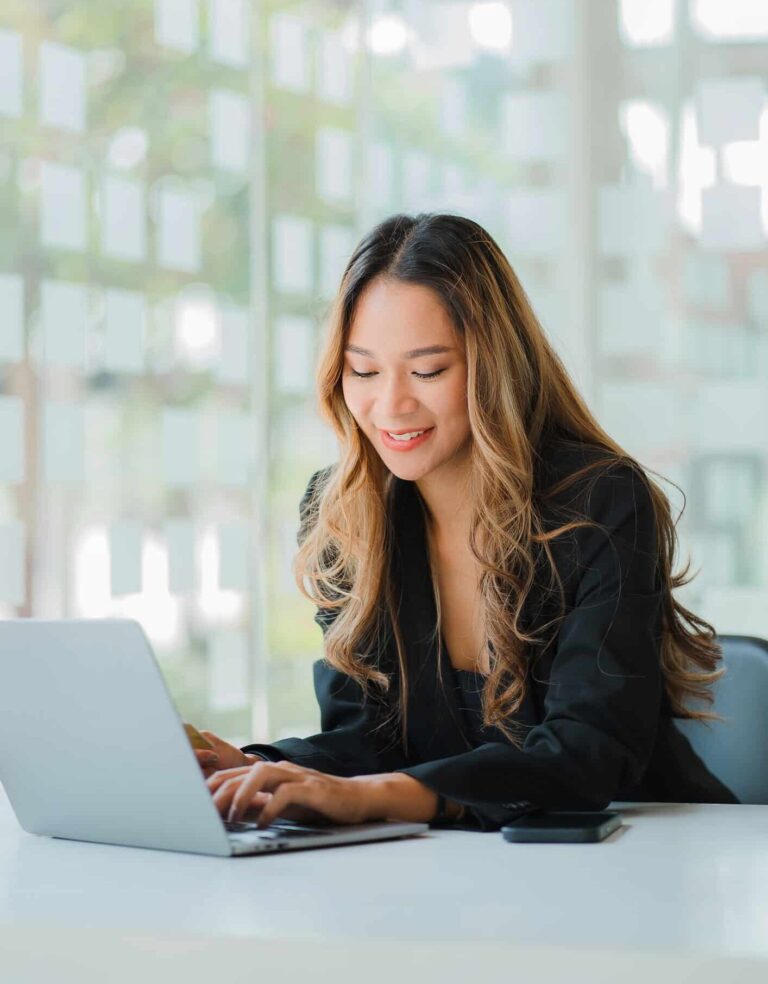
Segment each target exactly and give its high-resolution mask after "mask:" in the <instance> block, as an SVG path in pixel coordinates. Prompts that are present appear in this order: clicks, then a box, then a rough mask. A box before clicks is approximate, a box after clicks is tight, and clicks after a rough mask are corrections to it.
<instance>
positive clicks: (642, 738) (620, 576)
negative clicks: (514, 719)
mask: <svg viewBox="0 0 768 984" xmlns="http://www.w3.org/2000/svg"><path fill="white" fill-rule="evenodd" d="M583 505H584V507H585V509H586V512H587V515H589V516H590V518H591V519H593V520H595V521H596V523H597V524H598V525H597V526H596V527H590V528H582V529H579V530H577V531H574V532H572V533H571V534H569V535H567V536H565V535H564V536H565V542H564V543H562V544H560V549H559V558H560V559H559V560H558V561H556V563H557V567H558V570H559V571H560V573H561V576H563V577H564V580H565V581H566V589H567V593H568V588H567V584H568V582H570V586H571V587H570V596H571V598H572V604H570V605H569V608H568V610H567V614H566V616H565V618H564V619H563V621H562V622H561V624H560V629H559V633H558V636H557V638H556V640H555V643H554V647H553V656H552V658H551V661H548V664H547V665H546V666H542V667H536V669H535V673H536V676H537V678H539V677H540V674H541V673H544V675H545V679H546V681H547V683H548V686H547V688H546V696H545V699H544V715H543V719H542V721H541V723H540V724H538V725H536V726H535V727H533V728H531V729H530V730H529V732H528V734H527V736H526V738H525V741H524V743H523V746H522V747H521V748H518V747H516V746H514V745H512V744H508V743H502V742H488V743H486V744H484V745H481V746H479V747H478V748H475V749H473V750H471V751H468V752H465V753H462V754H459V755H455V756H451V757H448V758H443V759H440V760H437V761H432V762H423V763H420V764H418V765H415V766H411V767H407V768H404V769H403V770H402V771H403V772H406V773H408V774H409V775H412V776H414V778H416V779H419V780H420V781H421V782H423V783H424V784H425V785H427V786H429V787H430V788H431V789H433V790H435V791H436V792H438V793H440V794H442V795H443V796H445V797H446V798H449V799H452V800H456V801H457V802H459V803H462V804H464V805H465V806H467V807H468V808H469V813H470V815H471V816H472V817H473V818H474V821H475V823H476V825H478V826H480V827H481V828H482V829H495V828H496V827H498V826H500V825H501V824H502V823H505V822H507V821H508V820H510V819H512V818H513V817H515V816H517V815H519V814H520V813H521V812H525V811H526V810H528V809H530V808H532V807H533V808H542V809H577V810H589V809H603V808H604V807H605V806H607V805H608V803H610V802H611V800H612V799H614V798H615V794H616V793H617V792H618V791H619V790H620V788H622V787H624V786H626V785H630V784H631V783H633V782H636V781H638V780H639V779H640V777H641V776H642V774H643V772H644V770H645V768H646V765H647V763H648V760H649V758H650V756H651V753H652V750H653V745H654V738H655V734H656V729H657V726H658V720H659V713H660V706H661V698H662V688H663V679H662V674H661V668H660V639H661V631H660V630H661V592H660V587H659V584H658V582H657V575H656V528H655V518H654V511H653V506H652V500H651V497H650V493H649V491H648V489H647V487H646V485H645V484H644V482H643V481H642V479H641V478H640V477H639V476H638V475H637V474H636V473H635V472H634V471H632V470H631V469H630V468H629V467H628V466H620V467H617V468H615V469H614V470H613V471H611V472H609V473H607V474H603V475H601V477H599V478H598V479H596V480H594V481H593V483H592V484H591V487H590V494H589V496H588V497H586V498H585V501H584V503H583ZM559 540H560V538H558V540H557V541H555V542H556V543H559ZM542 662H543V661H542ZM529 686H530V683H529Z"/></svg>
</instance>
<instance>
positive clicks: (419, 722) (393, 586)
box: [198, 215, 734, 829]
mask: <svg viewBox="0 0 768 984" xmlns="http://www.w3.org/2000/svg"><path fill="white" fill-rule="evenodd" d="M317 379H318V389H319V397H320V406H321V409H322V412H323V414H324V415H325V417H326V418H327V420H328V421H329V422H330V423H331V424H332V426H333V427H334V429H335V432H336V435H337V437H338V440H339V445H340V458H339V461H338V462H337V463H336V464H335V465H333V466H330V467H329V468H327V469H325V470H324V471H322V472H318V473H316V474H315V475H314V476H313V477H312V479H311V481H310V484H309V487H308V489H307V493H306V495H305V496H304V499H303V500H302V503H301V518H302V526H301V531H300V534H299V542H300V549H299V552H298V555H297V558H296V565H295V570H296V576H297V584H298V586H299V588H300V590H302V591H303V592H304V593H305V594H307V595H308V597H310V598H311V599H312V600H313V601H314V602H315V604H316V605H317V609H318V611H317V615H316V620H317V622H318V623H319V624H320V626H321V627H322V629H323V632H324V636H325V659H324V660H323V661H321V662H319V663H318V664H316V667H315V686H316V691H317V696H318V700H319V703H320V709H321V716H322V732H321V733H320V734H318V735H315V736H314V737H311V738H307V739H284V740H282V741H278V742H275V744H273V745H251V746H246V748H245V749H243V750H239V749H235V748H233V747H232V746H230V745H227V743H225V742H222V741H221V740H220V739H218V738H216V737H215V736H211V735H209V737H210V738H211V741H212V744H213V745H214V749H213V751H212V752H211V751H207V752H202V751H201V752H199V753H198V756H199V758H200V760H201V764H204V766H205V767H206V769H207V770H208V771H209V772H210V771H211V770H213V769H217V770H218V771H217V772H216V774H214V775H212V776H211V777H210V779H209V783H210V785H211V788H212V791H213V792H214V795H215V801H216V803H217V805H218V806H219V808H220V809H221V810H222V811H223V812H226V813H227V814H228V815H229V816H230V817H231V818H237V817H240V816H243V815H244V814H245V813H247V812H250V813H252V814H254V815H258V816H259V817H260V822H262V823H266V822H268V821H269V820H270V819H272V818H274V817H275V816H277V815H284V816H288V817H301V816H306V815H312V816H315V815H317V814H318V813H319V814H321V815H324V816H327V817H329V818H332V819H334V820H336V821H337V822H348V823H354V822H358V821H360V820H369V819H379V818H386V817H388V818H397V819H403V820H429V819H438V820H441V821H445V820H458V819H462V820H463V822H464V823H465V825H469V826H473V827H475V828H481V829H493V828H495V827H498V826H499V825H500V824H502V823H504V822H506V821H508V820H509V819H511V818H512V817H514V816H515V815H517V814H519V813H520V812H524V811H526V810H529V809H531V808H532V807H538V808H549V809H553V808H560V809H591V808H602V807H604V806H606V805H607V804H608V803H609V802H610V801H611V800H612V799H634V800H642V799H654V800H662V801H663V800H674V801H677V802H681V801H683V802H685V801H691V802H694V801H709V802H713V801H725V802H732V801H733V799H734V798H733V796H732V794H731V793H730V791H729V790H728V789H726V788H725V787H724V786H723V785H722V784H721V783H719V782H718V780H717V779H715V778H714V777H713V776H712V775H711V774H710V773H709V772H708V771H707V770H706V768H705V767H704V766H703V764H702V763H701V761H700V760H699V759H698V758H697V757H696V755H695V754H694V752H693V751H692V749H691V747H690V745H689V744H688V742H687V740H686V739H685V738H684V737H683V736H682V734H681V732H680V731H679V730H678V729H677V728H676V727H675V726H674V724H673V718H674V717H703V716H706V715H704V713H703V712H702V711H700V710H696V711H693V710H691V709H690V708H689V702H690V701H691V700H692V699H693V700H696V699H700V698H705V699H706V698H707V697H708V694H709V686H710V684H711V683H712V681H713V680H714V679H715V678H716V677H717V675H718V674H717V663H718V659H719V649H718V646H717V644H716V641H715V637H714V630H713V629H712V627H711V626H709V625H708V624H707V623H706V622H704V621H703V620H702V619H700V618H699V617H698V616H697V615H695V614H694V613H693V612H691V611H688V610H687V609H686V608H684V607H683V605H682V604H681V603H680V601H679V600H678V599H677V598H676V597H675V594H674V591H675V589H677V588H678V587H680V586H681V585H682V584H684V583H685V582H686V574H685V572H683V573H682V574H679V573H678V574H676V573H675V572H674V571H673V570H672V562H673V558H674V556H675V546H676V534H675V527H674V523H673V521H672V517H671V514H670V508H669V504H668V502H667V500H666V497H665V496H664V494H663V492H662V491H661V489H660V488H659V487H658V486H657V485H656V484H655V483H654V482H653V481H651V479H649V478H648V476H647V475H646V473H645V472H644V470H643V469H642V468H641V466H640V465H639V464H638V463H637V462H636V461H635V460H634V459H632V458H631V457H630V456H629V455H628V454H627V453H626V452H625V451H624V450H623V449H622V448H621V447H620V446H619V445H618V444H617V443H616V442H615V441H613V440H612V439H611V438H610V436H609V435H608V434H607V433H606V432H605V431H604V430H603V429H602V428H601V427H600V425H599V424H598V422H597V421H596V420H595V418H594V417H593V415H592V414H591V412H590V410H589V409H588V407H587V406H586V404H585V403H584V401H583V399H582V398H581V396H580V395H579V394H578V392H577V390H576V389H575V387H574V385H573V383H572V382H571V380H570V379H569V377H568V375H567V373H566V371H565V369H564V367H563V365H562V363H561V362H560V360H559V359H558V357H557V355H556V354H555V352H554V350H553V349H552V347H551V345H550V344H549V341H548V340H547V338H546V336H545V335H544V333H543V331H542V329H541V327H540V326H539V324H538V322H537V320H536V318H535V316H534V314H533V311H532V310H531V307H530V305H529V303H528V300H527V298H526V295H525V293H524V291H523V290H522V287H521V286H520V283H519V281H518V280H517V277H516V276H515V274H514V272H513V270H512V268H511V267H510V265H509V263H508V261H507V260H506V258H505V257H504V255H503V253H502V252H501V250H500V249H499V247H498V246H497V245H496V243H495V242H494V241H493V239H492V238H491V237H490V236H489V235H488V233H487V232H485V230H484V229H482V228H481V227H480V226H478V225H477V224H476V223H475V222H472V221H471V220H469V219H464V218H461V217H459V216H454V215H420V216H417V217H415V218H413V217H410V216H405V215H397V216H394V217H392V218H391V219H388V220H387V221H385V222H383V223H381V224H380V225H378V226H377V227H376V228H375V229H373V230H372V232H371V233H370V234H369V235H368V236H366V237H365V238H364V239H363V240H362V241H361V242H360V243H359V244H358V246H357V248H356V249H355V251H354V253H353V255H352V257H351V259H350V261H349V264H348V266H347V269H346V271H345V273H344V276H343V279H342V283H341V287H340V290H339V294H338V297H337V299H336V302H335V305H334V308H333V311H332V313H331V318H330V324H329V330H328V333H327V336H326V340H325V346H324V349H323V351H322V353H321V357H320V362H319V366H318V373H317ZM254 759H267V760H271V761H266V762H265V761H255V762H254ZM230 769H231V770H232V771H229V770H230Z"/></svg>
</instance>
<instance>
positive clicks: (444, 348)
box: [344, 345, 454, 359]
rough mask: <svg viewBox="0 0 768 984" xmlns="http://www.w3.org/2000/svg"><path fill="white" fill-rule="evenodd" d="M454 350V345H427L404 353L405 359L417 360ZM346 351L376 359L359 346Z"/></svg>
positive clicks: (347, 347) (371, 353)
mask: <svg viewBox="0 0 768 984" xmlns="http://www.w3.org/2000/svg"><path fill="white" fill-rule="evenodd" d="M453 350H454V349H453V346H452V345H427V347H426V348H418V349H411V350H410V351H409V352H403V358H404V359H416V358H418V357H419V356H420V355H442V354H443V353H444V352H453ZM344 351H345V352H354V353H355V354H356V355H367V356H368V358H370V359H375V358H376V356H375V355H374V354H373V352H371V351H369V350H368V349H364V348H360V346H359V345H347V346H345V349H344Z"/></svg>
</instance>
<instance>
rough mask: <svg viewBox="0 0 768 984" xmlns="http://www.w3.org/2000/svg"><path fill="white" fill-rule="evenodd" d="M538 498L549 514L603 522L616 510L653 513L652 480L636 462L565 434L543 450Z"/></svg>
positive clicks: (538, 468) (539, 467)
mask: <svg viewBox="0 0 768 984" xmlns="http://www.w3.org/2000/svg"><path fill="white" fill-rule="evenodd" d="M535 494H536V498H537V500H538V503H539V505H540V507H542V508H543V509H545V510H548V511H552V512H556V513H561V514H562V513H563V512H567V513H571V514H573V513H578V514H580V515H581V516H586V517H589V518H592V519H595V520H597V521H600V520H601V519H603V518H604V517H605V516H606V514H609V513H612V512H614V511H615V510H616V509H619V510H621V511H624V510H625V508H627V507H629V508H631V509H632V510H633V511H635V512H641V513H647V512H648V511H649V510H650V511H652V497H651V491H650V482H649V479H648V477H647V475H646V474H645V472H644V471H643V469H642V468H641V466H640V465H639V464H638V463H637V462H636V461H634V459H632V458H631V457H629V456H628V455H623V454H618V453H617V452H615V451H614V450H612V449H611V448H605V447H600V446H599V445H597V444H591V443H588V442H586V441H581V440H578V439H576V438H571V437H565V436H562V435H558V436H556V437H553V438H550V439H549V440H548V441H546V442H545V443H544V444H543V445H542V447H541V448H540V451H539V456H538V460H537V474H536V481H535Z"/></svg>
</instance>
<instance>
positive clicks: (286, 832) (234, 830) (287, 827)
mask: <svg viewBox="0 0 768 984" xmlns="http://www.w3.org/2000/svg"><path fill="white" fill-rule="evenodd" d="M224 826H225V828H226V830H227V833H229V834H258V835H259V836H260V837H265V838H268V839H271V838H273V837H279V838H280V839H281V840H283V839H284V838H294V837H295V838H299V837H317V836H318V835H320V834H324V835H326V836H327V835H328V834H330V833H331V831H330V830H329V829H328V827H312V826H309V825H308V824H305V823H292V822H291V821H290V820H276V821H275V822H274V823H271V824H270V825H269V826H268V827H263V828H260V827H259V826H258V824H255V823H248V822H247V821H244V820H237V821H231V822H230V821H225V823H224Z"/></svg>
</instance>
